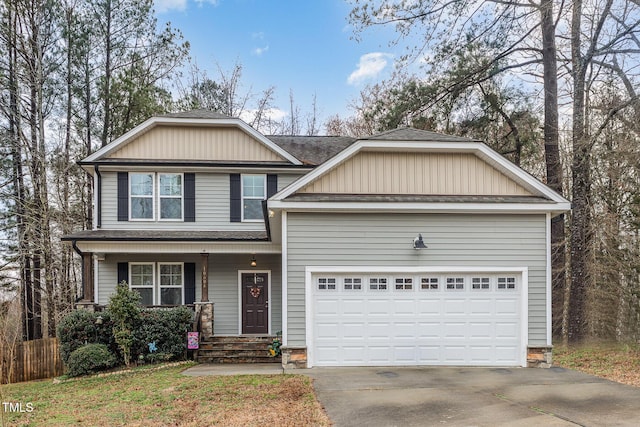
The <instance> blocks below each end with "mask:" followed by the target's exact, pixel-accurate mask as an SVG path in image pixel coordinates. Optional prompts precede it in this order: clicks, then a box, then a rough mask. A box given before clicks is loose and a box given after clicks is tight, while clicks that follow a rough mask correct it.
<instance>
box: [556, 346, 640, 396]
mask: <svg viewBox="0 0 640 427" xmlns="http://www.w3.org/2000/svg"><path fill="white" fill-rule="evenodd" d="M553 360H554V364H556V365H558V366H562V367H565V368H570V369H575V370H577V371H581V372H586V373H588V374H591V375H596V376H599V377H602V378H606V379H608V380H611V381H616V382H619V383H623V384H628V385H632V386H636V387H640V347H638V346H629V345H623V344H587V345H583V346H580V347H569V348H567V347H558V348H556V349H554V355H553Z"/></svg>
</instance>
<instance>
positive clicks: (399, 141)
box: [269, 128, 570, 213]
mask: <svg viewBox="0 0 640 427" xmlns="http://www.w3.org/2000/svg"><path fill="white" fill-rule="evenodd" d="M381 153H382V155H380V154H381ZM443 153H444V154H445V155H451V154H453V155H457V157H458V158H461V159H463V158H473V159H477V160H478V162H477V163H480V164H481V169H482V170H484V171H487V170H489V171H494V172H495V173H493V174H492V175H491V176H490V177H489V181H491V182H494V183H495V182H497V184H495V185H494V187H495V186H496V185H497V186H498V187H500V186H502V187H500V188H505V190H503V191H498V192H493V193H489V194H483V193H473V191H470V192H469V191H467V192H464V191H459V192H455V191H452V192H451V193H446V192H443V191H439V192H438V191H436V192H433V190H432V187H429V186H428V185H424V186H422V187H420V189H419V190H410V191H405V190H406V189H405V188H401V191H396V190H392V191H388V189H389V188H391V187H390V185H389V184H388V182H386V181H385V179H382V180H380V179H378V178H379V177H377V176H376V175H375V174H376V172H377V171H382V172H384V171H385V170H386V169H387V164H386V163H384V162H379V163H378V164H377V169H376V168H371V167H360V168H359V169H358V170H355V168H353V169H352V170H346V169H349V168H351V165H354V166H355V165H356V162H355V161H354V159H356V158H357V157H358V156H362V155H363V154H368V155H373V157H374V158H375V157H377V158H380V157H384V156H387V154H388V155H390V156H395V157H400V158H403V159H404V161H405V162H406V164H409V165H411V162H412V161H413V158H420V157H422V158H428V157H430V156H433V155H436V156H437V155H442V154H443ZM398 155H400V156H398ZM403 156H404V157H403ZM370 157H371V156H370ZM387 157H389V156H387ZM343 165H349V167H347V166H345V167H344V172H343V174H341V173H336V171H338V170H339V169H340V167H341V166H343ZM402 165H403V164H402V163H401V167H399V168H398V167H396V170H399V171H400V172H399V173H402V174H405V175H406V170H404V169H402ZM365 166H370V165H365ZM453 166H454V167H456V166H455V165H453ZM463 166H464V164H463V165H462V166H460V165H458V166H457V169H455V171H454V172H453V175H452V176H453V177H454V178H457V177H458V175H457V173H458V172H459V171H462V170H463ZM412 167H413V170H414V171H415V173H416V179H417V180H419V179H422V180H424V181H428V180H429V179H433V177H434V176H436V177H439V175H437V174H436V175H433V173H434V172H433V171H432V172H431V175H430V176H427V175H426V173H425V172H424V169H423V168H424V165H423V164H419V159H418V160H416V161H415V164H414V165H413V166H412ZM451 168H452V166H451V164H447V166H446V168H445V169H444V171H446V172H448V173H449V175H451V174H452V172H451ZM332 173H333V174H334V175H335V176H334V177H333V178H332V179H333V182H338V183H339V182H341V181H344V180H345V177H347V176H349V174H353V176H356V179H359V180H361V181H362V182H364V183H365V184H364V185H367V180H369V181H373V179H374V178H376V179H378V181H380V182H382V184H380V185H378V187H375V186H374V191H373V192H367V191H361V189H360V188H355V187H354V188H349V187H346V188H342V187H339V185H338V186H336V185H328V186H317V185H314V184H315V183H318V182H319V181H320V180H322V179H324V178H325V177H328V176H330V175H331V174H332ZM482 173H484V172H482ZM418 174H422V175H418ZM391 178H392V179H395V178H397V177H396V176H395V175H394V176H392V177H391ZM401 178H402V177H401ZM401 178H399V179H398V180H396V181H401ZM410 179H412V178H411V177H409V178H407V177H406V176H404V181H401V182H405V183H407V182H409V180H410ZM445 179H446V176H445ZM474 179H475V177H474V176H469V177H467V180H468V181H469V182H467V187H468V188H474V187H473V185H475V183H474V182H473V180H474ZM500 182H502V183H500ZM393 185H394V186H397V185H400V186H402V185H405V184H402V183H400V184H398V182H394V184H393ZM498 187H495V188H498ZM457 188H461V187H457ZM380 189H385V190H387V191H380ZM427 196H429V197H427ZM269 207H270V208H276V209H277V208H282V209H303V210H304V209H310V210H314V209H338V210H350V209H368V210H372V209H373V210H376V209H380V210H388V209H399V208H402V209H413V210H425V209H430V210H447V209H449V210H473V211H496V210H514V211H529V212H552V213H560V212H563V211H566V210H569V209H570V202H569V201H568V200H567V199H565V198H564V197H562V196H561V195H560V194H558V193H556V192H555V191H553V190H552V189H551V188H549V187H547V186H546V185H545V184H543V183H542V182H540V181H538V180H537V179H536V178H534V177H533V176H531V175H530V174H528V173H527V172H525V171H524V170H522V169H521V168H519V167H517V166H516V165H514V164H513V163H511V162H510V161H508V160H506V159H505V158H504V157H502V156H501V155H500V154H498V153H497V152H495V151H494V150H492V149H491V148H489V147H488V146H487V145H485V144H483V143H481V142H479V141H475V140H472V139H469V138H461V137H455V136H449V135H442V134H437V133H434V132H429V131H421V130H418V129H412V128H402V129H394V130H391V131H388V132H383V133H381V134H378V135H374V136H372V137H368V138H364V139H360V140H357V141H356V142H355V143H353V144H351V145H350V146H348V147H347V148H346V149H345V150H343V151H341V152H340V153H338V154H337V155H336V156H334V157H333V158H331V159H329V160H328V161H326V162H325V163H323V164H321V165H320V166H318V167H317V168H316V169H315V170H313V171H311V172H310V173H308V174H307V175H305V176H304V177H302V178H300V179H299V180H297V181H296V182H294V183H293V184H291V185H290V186H288V187H286V188H285V189H283V190H281V191H280V192H279V193H277V194H275V195H274V196H273V197H272V198H270V199H269Z"/></svg>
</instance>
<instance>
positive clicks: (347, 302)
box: [341, 298, 366, 316]
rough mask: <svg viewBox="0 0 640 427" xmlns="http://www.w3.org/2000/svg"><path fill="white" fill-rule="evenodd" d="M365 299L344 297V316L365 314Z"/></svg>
mask: <svg viewBox="0 0 640 427" xmlns="http://www.w3.org/2000/svg"><path fill="white" fill-rule="evenodd" d="M365 308H366V307H365V301H364V299H353V298H349V299H344V300H342V307H341V309H342V314H343V315H344V316H363V315H364V313H365Z"/></svg>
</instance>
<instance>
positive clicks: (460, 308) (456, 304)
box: [442, 298, 467, 316]
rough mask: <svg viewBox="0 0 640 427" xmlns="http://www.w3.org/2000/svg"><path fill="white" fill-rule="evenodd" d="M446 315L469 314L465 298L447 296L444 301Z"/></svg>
mask: <svg viewBox="0 0 640 427" xmlns="http://www.w3.org/2000/svg"><path fill="white" fill-rule="evenodd" d="M443 302H444V310H443V313H442V314H443V315H444V316H464V315H465V314H467V309H466V305H465V303H464V299H463V298H446V299H445V300H444V301H443Z"/></svg>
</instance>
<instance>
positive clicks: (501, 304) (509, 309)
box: [495, 297, 519, 316]
mask: <svg viewBox="0 0 640 427" xmlns="http://www.w3.org/2000/svg"><path fill="white" fill-rule="evenodd" d="M518 313H519V303H518V299H516V298H515V297H511V298H498V299H496V312H495V314H496V316H515V315H517V314H518Z"/></svg>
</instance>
